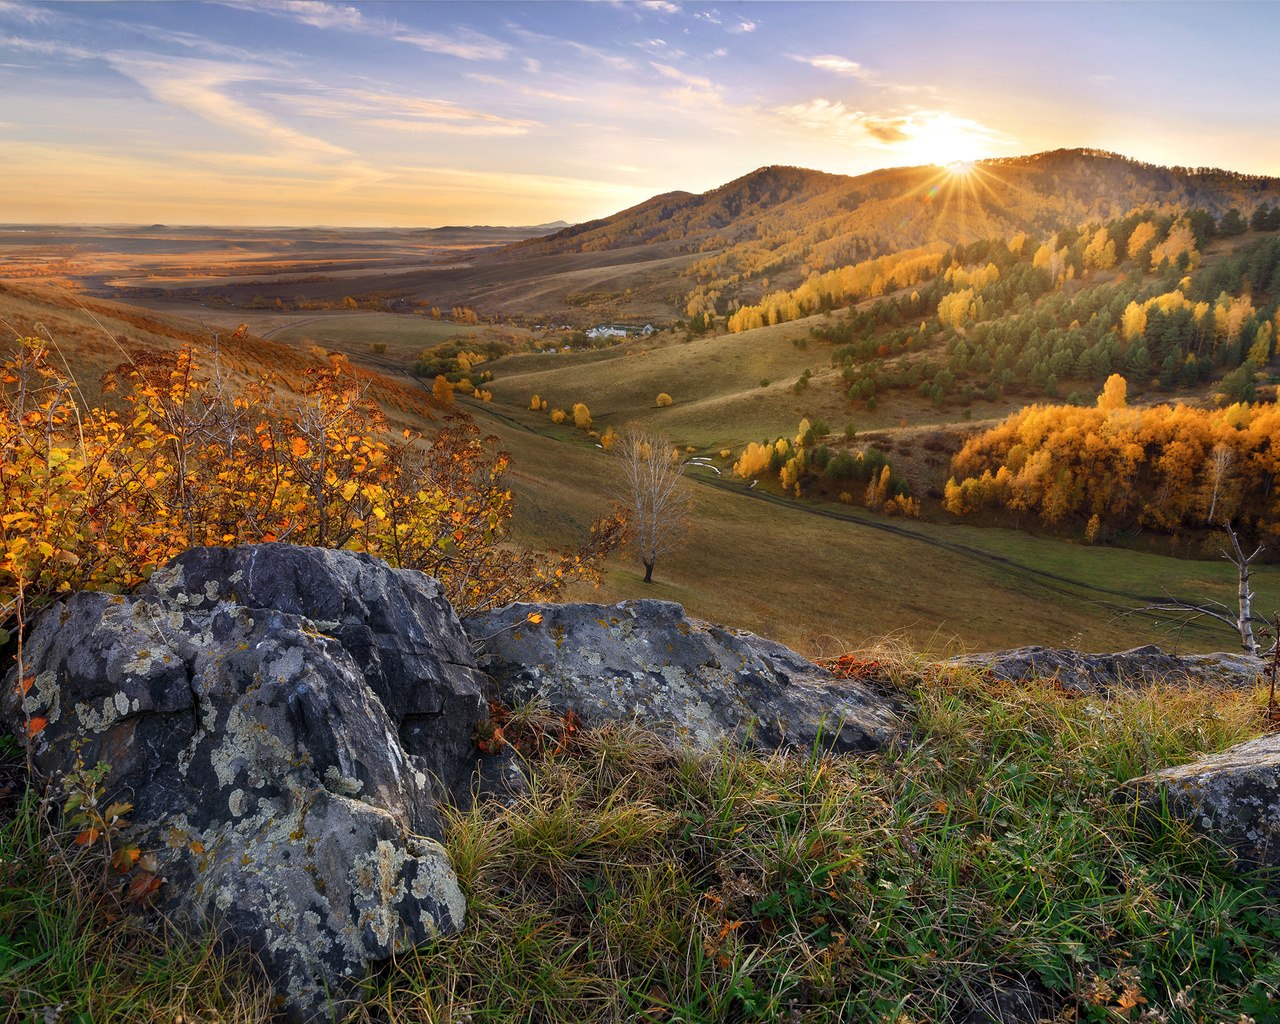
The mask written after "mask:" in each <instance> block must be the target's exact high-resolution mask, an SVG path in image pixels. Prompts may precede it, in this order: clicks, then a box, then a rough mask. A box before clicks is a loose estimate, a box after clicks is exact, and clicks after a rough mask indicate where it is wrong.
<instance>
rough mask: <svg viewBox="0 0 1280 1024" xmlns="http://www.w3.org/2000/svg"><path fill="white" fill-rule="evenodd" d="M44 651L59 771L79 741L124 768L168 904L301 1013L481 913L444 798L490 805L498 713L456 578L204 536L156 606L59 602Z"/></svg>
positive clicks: (40, 670)
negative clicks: (458, 861)
mask: <svg viewBox="0 0 1280 1024" xmlns="http://www.w3.org/2000/svg"><path fill="white" fill-rule="evenodd" d="M24 657H25V660H26V666H25V672H24V678H25V677H26V676H28V675H31V676H34V683H33V685H32V686H30V687H29V689H28V691H27V693H26V696H25V703H26V711H27V712H28V713H29V714H30V715H32V716H41V717H44V718H45V719H47V723H48V724H47V725H46V726H45V728H44V729H43V730H42V731H40V732H39V733H38V734H37V735H36V736H34V737H33V738H32V740H31V741H30V743H31V748H32V754H33V758H34V763H35V765H36V767H37V769H38V770H39V771H40V772H41V773H42V774H44V775H46V776H51V775H53V774H54V773H58V772H67V771H69V770H71V769H72V768H73V767H74V761H75V755H76V751H77V749H78V751H79V754H80V756H82V757H83V759H84V762H85V764H86V765H89V766H92V765H94V764H95V763H97V762H105V763H107V764H109V765H110V766H111V772H110V774H109V775H108V776H107V779H106V786H107V790H108V798H109V799H112V800H128V801H131V802H132V803H133V804H134V807H135V810H134V811H133V813H132V814H131V815H130V817H131V818H132V820H133V823H134V824H133V826H132V828H131V831H130V833H129V837H128V838H129V839H130V840H131V841H133V842H136V843H137V844H138V845H139V846H141V847H142V848H143V849H144V850H146V851H150V852H153V853H155V854H157V855H158V857H159V860H160V874H161V875H162V876H163V877H164V878H165V879H166V880H167V884H166V885H165V886H164V887H162V888H161V890H160V893H159V896H160V898H161V900H162V904H163V909H164V910H165V911H166V912H167V913H168V914H169V915H170V916H171V917H173V918H174V919H176V920H177V921H179V922H180V923H182V924H183V925H185V926H186V927H188V928H190V929H192V930H195V931H202V930H216V931H218V932H220V933H221V932H226V933H229V934H230V936H231V937H233V938H234V939H237V940H244V941H247V942H248V944H249V945H250V946H251V948H252V949H253V950H254V951H255V952H256V953H257V955H258V957H259V959H260V960H261V961H262V963H263V966H264V968H265V970H266V973H267V975H268V977H269V978H270V980H271V981H272V983H273V984H274V986H275V989H276V992H277V993H278V995H279V996H280V997H282V999H283V1002H284V1005H285V1008H286V1010H287V1011H288V1012H289V1015H290V1016H291V1017H293V1018H294V1019H297V1020H321V1019H328V1018H329V1016H330V1014H331V1013H333V1012H334V1010H335V1007H336V1006H340V1005H341V1002H342V1000H343V999H344V998H345V997H346V996H347V995H348V994H349V992H350V990H351V986H352V983H353V982H354V981H355V980H358V979H359V978H360V977H362V976H363V975H364V974H365V973H366V972H367V970H368V968H369V967H370V965H371V964H373V963H375V962H377V961H381V960H385V959H387V958H388V957H390V956H391V955H392V953H393V952H395V951H397V950H402V949H405V948H407V947H409V946H411V945H412V944H414V943H417V942H420V941H422V940H424V939H427V938H429V937H431V936H435V935H438V934H442V933H450V932H453V931H455V930H456V929H457V928H458V927H459V926H460V925H461V924H462V920H463V913H464V909H465V903H464V900H463V896H462V893H461V891H460V890H459V888H458V884H457V880H456V878H455V876H454V873H453V869H452V866H451V865H450V863H449V861H448V858H447V857H446V855H445V852H444V849H443V848H442V847H441V846H440V844H439V840H440V839H441V838H442V823H441V816H440V809H439V806H440V804H441V802H443V801H446V800H451V801H453V802H456V803H458V804H462V805H466V804H467V803H469V802H470V800H471V797H472V787H473V784H474V783H475V779H476V767H477V758H478V752H477V750H476V748H475V747H474V746H473V745H472V743H471V735H472V733H473V731H474V729H475V726H476V724H477V723H478V722H480V721H484V720H486V719H487V718H488V706H487V702H486V700H485V698H484V695H483V693H482V682H483V679H482V676H481V675H480V674H479V673H478V672H477V671H476V668H475V663H474V660H473V657H472V653H471V647H470V644H469V641H468V639H467V637H466V636H465V635H464V634H463V632H462V630H461V628H460V626H459V623H458V619H457V616H456V615H455V614H454V612H453V610H452V608H451V607H450V606H449V604H448V602H447V601H446V600H445V598H444V596H443V594H442V593H441V590H440V588H439V586H438V585H437V584H436V582H435V581H434V580H432V579H430V578H429V577H427V576H424V575H423V574H421V573H418V572H410V571H402V570H395V569H390V568H388V567H387V565H386V564H385V563H383V562H380V561H377V560H375V559H372V558H370V557H368V556H365V555H354V554H351V553H349V552H340V551H327V550H323V549H319V548H307V547H295V546H291V545H283V544H264V545H256V546H246V547H240V548H235V549H226V548H200V549H194V550H191V551H187V552H185V553H183V554H181V555H179V556H178V557H177V558H175V559H174V560H173V561H172V562H170V563H169V564H168V565H167V566H166V567H164V568H163V569H161V570H159V571H158V572H156V573H155V575H153V576H152V577H151V580H150V581H149V583H148V584H147V586H146V587H144V588H143V589H142V590H141V591H140V592H139V593H138V594H137V595H136V596H130V597H122V596H115V595H110V594H103V593H81V594H76V595H74V596H72V597H70V598H69V599H67V600H66V601H64V602H61V603H59V604H56V605H54V606H53V607H51V608H50V609H48V610H47V611H46V613H45V614H44V615H43V616H42V617H41V618H40V619H39V621H38V622H37V623H36V624H35V626H34V629H33V630H32V633H31V635H30V638H29V640H28V641H27V643H26V646H25V651H24ZM16 678H17V677H16V675H14V674H12V673H11V674H10V676H9V678H8V680H7V681H6V684H5V689H4V697H3V700H0V718H2V719H3V724H4V725H5V726H7V727H8V728H10V729H16V728H17V727H18V726H19V725H20V724H21V723H22V721H23V708H22V702H23V698H22V697H20V696H19V694H18V692H17V689H16ZM491 768H492V769H493V770H491V771H490V773H489V774H490V776H491V777H493V778H495V779H498V780H499V781H500V780H501V778H502V776H503V772H504V770H505V771H506V772H507V773H508V775H509V773H510V771H511V765H510V764H509V763H508V764H502V763H499V764H497V765H494V766H491Z"/></svg>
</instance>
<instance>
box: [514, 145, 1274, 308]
mask: <svg viewBox="0 0 1280 1024" xmlns="http://www.w3.org/2000/svg"><path fill="white" fill-rule="evenodd" d="M1277 200H1280V180H1278V179H1274V178H1264V177H1257V176H1252V175H1244V174H1236V173H1234V172H1230V171H1224V170H1219V169H1216V168H1181V167H1160V166H1157V165H1154V164H1146V163H1141V162H1139V161H1135V160H1130V159H1128V158H1127V157H1123V156H1119V155H1117V154H1113V153H1105V152H1102V151H1098V150H1085V149H1074V150H1055V151H1053V152H1050V153H1040V154H1036V155H1034V156H1028V157H1017V158H1006V159H992V160H984V161H980V162H978V163H975V164H965V165H953V166H949V167H936V166H923V167H908V168H891V169H887V170H881V171H874V172H872V173H870V174H864V175H861V176H859V177H856V178H855V177H846V176H843V175H834V174H825V173H822V172H818V171H810V170H804V169H802V168H796V167H764V168H761V169H760V170H757V171H754V172H752V173H751V174H748V175H745V176H743V177H741V178H738V179H737V180H735V181H731V182H729V183H728V184H725V185H722V186H721V187H720V188H717V189H714V190H712V191H710V192H707V193H705V194H703V195H690V194H689V193H684V192H672V193H667V194H665V195H661V196H656V197H654V198H653V199H650V200H648V201H647V202H644V203H641V204H640V205H638V206H635V207H632V208H631V209H629V210H624V211H622V212H621V213H618V214H615V215H614V216H612V217H608V218H604V219H602V220H596V221H590V222H588V223H585V224H578V225H575V226H573V227H571V228H566V229H565V230H563V231H560V232H557V233H556V234H553V235H550V236H547V237H545V238H539V239H532V240H530V241H528V242H522V243H519V244H518V245H517V246H513V247H511V248H510V249H509V250H508V252H510V253H513V254H516V253H518V254H520V255H532V254H552V253H570V252H594V251H600V250H606V249H617V248H624V247H628V246H643V245H658V244H660V243H666V244H668V245H671V246H675V247H677V248H678V249H680V250H682V251H686V252H701V253H705V254H706V256H705V257H704V258H703V259H701V260H699V261H697V262H696V263H694V264H693V265H691V266H690V267H688V268H687V269H686V270H685V271H684V273H685V277H686V280H687V287H686V289H685V294H684V298H683V302H684V304H685V306H686V309H685V314H686V315H687V316H690V317H692V316H696V315H698V314H700V313H714V314H716V315H719V316H725V315H728V314H730V313H732V312H734V311H736V310H737V309H739V308H740V307H742V306H744V305H751V304H754V303H757V302H759V301H760V300H761V299H762V298H763V297H764V296H765V295H767V294H769V293H770V290H771V286H772V288H773V289H776V288H777V287H778V286H779V285H782V286H784V287H786V288H792V287H795V286H796V285H797V284H800V283H802V282H803V281H804V280H806V279H807V278H808V277H809V276H810V274H812V273H813V272H815V271H817V272H819V273H823V272H828V271H831V270H836V269H840V268H843V267H847V266H852V265H856V264H858V263H862V262H866V261H867V260H869V259H872V258H877V257H886V256H890V255H895V254H900V253H902V252H903V251H905V250H916V249H922V248H925V247H929V246H951V245H956V244H964V245H968V244H971V243H973V242H975V241H978V240H980V239H986V238H993V237H1002V238H1011V237H1013V236H1015V235H1017V234H1019V233H1024V234H1026V235H1029V236H1033V237H1037V238H1042V237H1045V236H1047V235H1049V234H1056V233H1057V232H1059V231H1060V230H1061V229H1063V228H1066V227H1072V228H1074V227H1075V226H1077V225H1078V224H1082V223H1088V222H1091V221H1094V222H1098V223H1106V222H1109V221H1120V220H1122V219H1124V218H1125V217H1126V216H1127V215H1129V214H1131V213H1132V212H1133V211H1135V210H1149V211H1151V212H1152V213H1153V214H1154V215H1158V216H1164V215H1168V214H1171V213H1174V212H1177V211H1182V210H1192V209H1201V210H1203V211H1205V213H1206V214H1207V215H1209V216H1212V217H1213V218H1215V220H1216V219H1218V218H1220V217H1222V216H1224V215H1226V214H1227V212H1228V211H1229V210H1231V209H1233V208H1234V209H1236V210H1237V213H1238V214H1239V215H1241V216H1242V217H1243V218H1247V217H1248V216H1249V215H1250V213H1251V212H1252V211H1253V210H1254V209H1255V208H1257V207H1258V206H1259V205H1261V204H1264V203H1265V204H1271V205H1274V204H1275V203H1276V201H1277Z"/></svg>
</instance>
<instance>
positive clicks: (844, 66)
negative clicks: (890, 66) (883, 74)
mask: <svg viewBox="0 0 1280 1024" xmlns="http://www.w3.org/2000/svg"><path fill="white" fill-rule="evenodd" d="M789 56H790V57H791V59H792V60H798V61H799V62H800V63H801V64H808V65H809V66H810V67H815V68H819V69H820V70H822V71H830V72H833V73H834V74H837V75H844V76H845V77H846V78H857V79H859V80H860V81H863V82H871V81H874V80H875V79H876V73H875V72H874V71H872V70H871V69H870V68H868V67H865V66H864V65H862V64H859V63H858V62H857V61H856V60H848V59H846V58H844V57H835V56H832V55H831V54H827V55H825V56H821V57H801V56H798V55H796V54H790V55H789Z"/></svg>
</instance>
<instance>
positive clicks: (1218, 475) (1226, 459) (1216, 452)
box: [1204, 444, 1235, 542]
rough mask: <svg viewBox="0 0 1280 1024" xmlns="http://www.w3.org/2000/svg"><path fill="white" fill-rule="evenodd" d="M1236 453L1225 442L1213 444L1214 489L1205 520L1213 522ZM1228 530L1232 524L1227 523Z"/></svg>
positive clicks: (1211, 465)
mask: <svg viewBox="0 0 1280 1024" xmlns="http://www.w3.org/2000/svg"><path fill="white" fill-rule="evenodd" d="M1233 454H1234V453H1233V452H1232V451H1231V449H1230V448H1228V447H1227V446H1226V445H1225V444H1216V445H1214V446H1213V457H1212V458H1211V459H1210V461H1209V468H1210V472H1211V474H1212V480H1213V489H1212V495H1211V497H1210V500H1209V514H1208V515H1207V516H1205V520H1204V521H1205V522H1206V523H1211V522H1213V513H1214V510H1215V509H1216V508H1217V507H1218V495H1219V494H1221V493H1222V486H1223V483H1224V482H1225V480H1226V478H1227V470H1228V469H1230V468H1231V459H1232V455H1233ZM1227 530H1228V532H1229V531H1230V530H1231V524H1230V523H1228V524H1227ZM1231 538H1232V541H1233V542H1234V540H1235V534H1234V533H1233V534H1231Z"/></svg>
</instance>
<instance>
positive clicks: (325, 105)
mask: <svg viewBox="0 0 1280 1024" xmlns="http://www.w3.org/2000/svg"><path fill="white" fill-rule="evenodd" d="M492 81H493V82H496V83H497V84H499V85H504V86H505V85H507V84H508V83H506V82H503V81H502V80H501V79H496V78H495V79H492ZM265 98H267V99H270V100H272V101H273V102H276V103H278V104H280V105H281V106H283V107H286V108H288V109H289V110H290V111H291V112H293V113H295V114H300V115H302V116H303V117H310V118H325V119H328V120H334V121H343V122H349V123H353V124H360V125H366V126H375V127H382V128H390V129H394V130H396V131H405V132H410V131H411V132H417V133H426V132H442V133H445V134H453V135H524V134H525V133H526V132H528V130H529V129H530V128H533V127H536V126H538V124H539V122H537V121H531V120H528V119H525V118H513V117H503V116H501V115H499V114H490V113H486V112H484V111H480V110H472V109H470V108H468V107H463V106H459V105H458V104H456V103H452V102H449V101H447V100H437V99H424V98H422V97H418V96H404V95H399V94H396V93H389V92H382V91H378V90H373V89H370V90H361V89H338V90H331V91H325V92H315V93H303V92H291V93H285V92H276V93H271V94H269V95H268V96H266V97H265Z"/></svg>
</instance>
